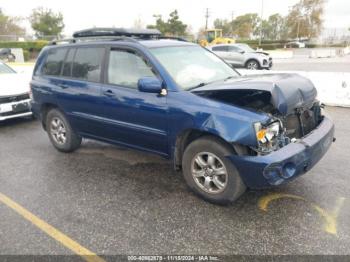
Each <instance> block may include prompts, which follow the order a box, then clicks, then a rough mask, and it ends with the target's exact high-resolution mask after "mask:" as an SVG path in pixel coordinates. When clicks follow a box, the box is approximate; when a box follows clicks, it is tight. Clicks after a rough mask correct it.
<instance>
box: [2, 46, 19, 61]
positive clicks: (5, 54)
mask: <svg viewBox="0 0 350 262" xmlns="http://www.w3.org/2000/svg"><path fill="white" fill-rule="evenodd" d="M0 60H2V61H4V62H14V61H15V60H16V56H15V55H14V54H12V52H11V49H10V48H1V49H0Z"/></svg>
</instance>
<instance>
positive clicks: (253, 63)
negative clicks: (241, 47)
mask: <svg viewBox="0 0 350 262" xmlns="http://www.w3.org/2000/svg"><path fill="white" fill-rule="evenodd" d="M245 68H247V69H249V70H259V69H260V64H259V62H258V61H257V60H255V59H250V60H248V61H247V63H246V64H245Z"/></svg>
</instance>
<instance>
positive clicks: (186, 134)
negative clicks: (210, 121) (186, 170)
mask: <svg viewBox="0 0 350 262" xmlns="http://www.w3.org/2000/svg"><path fill="white" fill-rule="evenodd" d="M203 136H210V137H214V138H215V139H218V140H219V141H220V142H222V143H223V144H225V145H227V146H229V147H230V148H231V149H232V151H233V153H234V154H237V155H246V154H248V147H246V146H244V145H240V144H237V143H229V142H228V141H226V140H225V139H223V138H222V137H220V136H218V135H216V134H213V133H210V132H207V131H203V130H199V129H187V130H184V131H183V132H181V133H180V134H179V135H178V136H177V137H176V141H175V148H174V153H173V160H174V168H175V170H181V169H182V157H183V154H184V152H185V149H186V148H187V146H188V145H189V144H191V143H192V142H193V141H194V140H196V139H198V138H200V137H203Z"/></svg>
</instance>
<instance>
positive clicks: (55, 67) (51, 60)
mask: <svg viewBox="0 0 350 262" xmlns="http://www.w3.org/2000/svg"><path fill="white" fill-rule="evenodd" d="M66 52H67V49H66V48H55V49H51V50H50V51H49V53H48V55H47V59H46V62H45V64H44V66H43V70H42V73H43V74H44V75H51V76H58V75H60V74H61V67H62V63H63V60H64V58H65V56H66Z"/></svg>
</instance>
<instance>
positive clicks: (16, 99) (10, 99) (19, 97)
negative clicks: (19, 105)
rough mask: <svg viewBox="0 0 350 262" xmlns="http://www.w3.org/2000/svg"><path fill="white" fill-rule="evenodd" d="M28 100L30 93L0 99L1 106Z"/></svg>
mask: <svg viewBox="0 0 350 262" xmlns="http://www.w3.org/2000/svg"><path fill="white" fill-rule="evenodd" d="M26 99H29V93H26V94H21V95H15V96H2V97H0V104H5V103H12V102H19V101H22V100H26Z"/></svg>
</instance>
